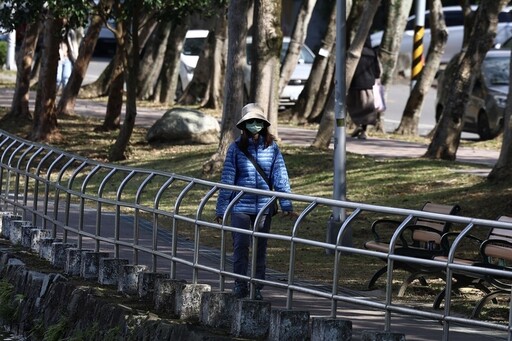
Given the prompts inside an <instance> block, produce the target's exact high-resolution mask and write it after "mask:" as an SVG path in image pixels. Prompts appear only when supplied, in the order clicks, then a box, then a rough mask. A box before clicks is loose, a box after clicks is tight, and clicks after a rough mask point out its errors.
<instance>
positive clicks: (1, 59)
mask: <svg viewBox="0 0 512 341" xmlns="http://www.w3.org/2000/svg"><path fill="white" fill-rule="evenodd" d="M7 48H8V46H7V42H5V41H0V67H2V66H3V65H5V64H6V63H7Z"/></svg>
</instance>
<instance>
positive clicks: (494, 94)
mask: <svg viewBox="0 0 512 341" xmlns="http://www.w3.org/2000/svg"><path fill="white" fill-rule="evenodd" d="M476 72H477V74H476V78H475V81H474V85H473V87H472V90H471V94H470V96H469V101H468V104H467V107H466V112H465V113H464V116H463V128H462V130H463V131H465V132H470V133H477V134H478V135H479V136H480V139H482V140H488V139H492V138H495V137H496V136H497V135H498V134H499V133H500V132H501V131H502V129H503V122H504V115H505V106H506V103H507V94H508V89H509V74H510V51H509V50H491V51H489V52H488V53H487V55H486V56H485V58H484V60H483V63H482V66H481V68H480V69H479V70H476ZM443 78H444V77H443V74H442V73H441V74H440V77H439V79H438V87H437V89H438V90H437V98H436V121H439V119H440V116H441V112H442V110H443V107H444V103H445V98H446V95H447V94H446V93H445V92H444V91H443V86H442V82H443Z"/></svg>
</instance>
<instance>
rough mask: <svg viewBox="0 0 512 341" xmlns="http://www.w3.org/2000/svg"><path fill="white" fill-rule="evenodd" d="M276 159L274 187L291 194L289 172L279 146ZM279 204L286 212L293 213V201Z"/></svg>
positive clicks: (280, 201)
mask: <svg viewBox="0 0 512 341" xmlns="http://www.w3.org/2000/svg"><path fill="white" fill-rule="evenodd" d="M275 151H276V158H275V161H274V168H273V170H272V185H273V186H274V190H275V191H277V192H285V193H291V192H292V191H291V188H290V179H289V177H288V170H287V169H286V164H285V163H284V158H283V154H281V150H280V149H279V147H278V146H277V145H275ZM279 204H280V205H281V209H282V210H283V211H284V212H290V211H293V205H292V202H291V200H288V199H279Z"/></svg>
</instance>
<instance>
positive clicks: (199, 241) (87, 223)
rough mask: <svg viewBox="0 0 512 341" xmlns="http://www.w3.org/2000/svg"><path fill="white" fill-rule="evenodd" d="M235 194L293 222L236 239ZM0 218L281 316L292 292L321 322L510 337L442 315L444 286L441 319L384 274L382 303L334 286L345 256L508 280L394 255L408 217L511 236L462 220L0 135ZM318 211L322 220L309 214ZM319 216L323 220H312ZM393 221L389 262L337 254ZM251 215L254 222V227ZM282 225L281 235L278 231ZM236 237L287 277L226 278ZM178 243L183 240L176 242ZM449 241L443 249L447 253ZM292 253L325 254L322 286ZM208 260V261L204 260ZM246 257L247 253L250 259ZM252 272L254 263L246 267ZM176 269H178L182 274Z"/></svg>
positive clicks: (499, 326)
mask: <svg viewBox="0 0 512 341" xmlns="http://www.w3.org/2000/svg"><path fill="white" fill-rule="evenodd" d="M220 189H227V190H231V191H233V192H234V193H235V195H234V196H233V199H232V201H231V203H230V204H229V206H228V210H227V212H226V215H225V217H224V219H223V222H222V223H221V224H217V223H215V222H214V220H213V218H214V207H215V197H216V194H217V193H218V191H219V190H220ZM245 194H255V195H259V196H269V197H275V198H277V199H280V198H286V199H289V200H292V201H293V202H294V205H295V206H296V207H299V208H300V215H299V217H298V218H297V219H296V220H295V221H293V222H291V221H284V222H281V225H283V226H284V228H281V229H279V231H280V232H279V231H274V230H273V232H272V233H262V232H258V231H251V230H239V229H236V228H234V227H232V226H230V225H229V219H228V216H229V212H230V211H231V209H232V207H233V205H234V203H235V202H236V201H237V200H238V199H239V198H240V197H242V196H243V195H245ZM335 207H338V208H342V209H343V210H346V212H348V215H347V217H346V219H345V221H344V222H343V224H340V229H339V232H338V234H337V238H336V241H335V243H327V242H325V241H323V240H318V239H319V238H316V239H315V238H307V237H306V238H305V237H304V236H305V232H304V231H305V230H307V229H319V223H318V221H327V220H328V219H329V217H328V212H331V211H332V209H333V208H335ZM0 209H2V210H4V211H9V212H13V213H16V214H19V215H22V216H23V218H24V219H25V220H29V221H31V222H32V224H34V226H40V227H42V228H44V229H49V230H51V232H52V236H53V237H54V238H61V239H63V241H64V242H75V243H76V245H77V247H79V248H91V249H93V250H95V251H100V250H101V251H109V252H111V253H112V255H113V257H129V258H131V261H132V262H133V264H147V265H148V266H149V268H150V270H151V271H165V272H168V273H169V274H170V277H171V278H178V277H179V276H182V275H183V273H188V277H189V278H188V280H191V281H192V282H193V283H197V282H198V281H200V280H202V279H203V277H205V276H206V275H205V274H207V275H209V276H210V277H211V276H212V274H213V275H214V277H215V278H217V279H215V283H217V285H218V288H219V289H220V290H225V288H226V281H228V280H232V279H233V278H235V277H242V278H245V279H247V280H249V281H251V283H252V285H254V284H256V283H260V284H265V285H267V286H271V287H273V288H277V289H281V290H283V291H284V293H285V295H286V308H288V309H291V308H292V307H293V305H294V302H296V301H295V300H294V293H301V294H305V295H313V296H315V297H318V298H325V299H327V301H328V302H330V308H329V311H330V316H331V317H336V315H337V314H338V304H339V303H346V304H356V305H358V306H360V307H365V308H368V309H377V310H381V311H383V312H385V316H386V318H385V323H384V329H385V330H386V331H389V330H390V329H391V327H392V314H394V313H396V314H405V315H410V316H414V317H420V318H425V319H430V320H435V321H440V322H442V323H443V328H444V330H443V337H444V339H446V340H447V339H448V337H449V333H450V330H449V326H450V324H452V323H460V324H463V325H468V326H475V327H484V328H490V329H493V330H498V331H506V332H508V334H509V335H510V326H511V322H510V321H509V322H508V324H506V323H496V322H489V321H483V320H476V319H469V318H462V317H459V316H458V315H456V314H452V313H451V299H450V294H451V293H450V292H451V290H449V289H450V288H451V287H450V285H451V281H447V289H448V290H446V296H445V302H446V304H445V309H444V310H442V311H433V310H418V309H417V308H416V307H414V306H413V305H404V304H403V303H401V304H399V303H396V302H394V299H393V294H392V285H391V284H392V283H393V278H394V277H393V276H394V272H393V271H389V272H388V275H387V285H386V291H385V293H386V294H385V297H384V298H383V299H375V297H369V296H368V297H365V296H364V295H357V296H354V295H349V294H347V292H346V291H344V290H343V288H342V287H341V286H340V281H341V279H343V278H344V276H346V275H347V273H346V271H345V270H344V267H343V264H344V263H343V261H342V259H343V257H344V256H345V255H357V256H368V257H372V258H380V259H384V260H386V261H387V262H388V269H392V268H393V262H395V261H400V262H404V261H407V262H417V263H421V264H424V265H428V266H437V267H439V268H440V270H443V271H444V272H445V273H446V274H447V275H446V276H447V278H451V272H452V271H454V270H459V271H473V272H480V273H489V274H495V275H500V276H508V277H512V275H511V274H509V273H507V272H504V271H499V270H489V269H484V268H475V267H471V266H467V265H461V264H456V263H454V262H453V252H454V251H455V250H451V252H450V257H449V261H448V262H446V263H444V262H434V261H432V260H425V259H417V258H414V259H413V258H409V257H404V256H401V255H397V254H394V252H393V250H394V245H395V244H396V242H397V240H398V236H399V234H400V232H401V230H403V229H404V228H405V227H406V225H407V224H406V222H407V221H409V220H411V219H413V218H415V217H420V218H426V219H442V220H446V221H448V222H451V223H453V224H459V225H460V226H461V227H462V228H461V230H462V234H461V235H465V234H468V233H469V232H470V231H472V230H473V229H475V228H476V226H480V227H502V228H512V224H507V223H503V222H497V221H490V220H483V219H473V218H469V217H460V216H451V215H442V214H435V213H428V212H425V211H416V210H407V209H399V208H392V207H383V206H376V205H367V204H362V203H355V202H349V201H338V200H332V199H326V198H320V197H312V196H305V195H298V194H287V193H277V192H269V191H262V190H256V189H250V188H242V187H237V186H229V185H225V184H221V183H216V182H212V181H207V180H202V179H197V178H192V177H187V176H182V175H178V174H174V173H168V172H162V171H156V170H151V169H137V168H131V167H125V166H121V165H115V164H108V163H101V162H98V161H94V160H90V159H87V158H83V157H80V156H77V155H74V154H70V153H67V152H65V151H62V150H59V149H56V148H53V147H51V146H48V145H43V144H38V143H34V142H30V141H26V140H23V139H20V138H18V137H15V136H13V135H10V134H8V133H6V132H3V131H1V130H0ZM319 212H322V213H319ZM322 214H323V216H322ZM372 214H373V215H379V216H383V215H393V216H398V217H401V220H402V221H403V222H404V223H403V224H401V226H400V227H399V228H398V229H397V230H396V231H395V233H394V235H393V237H392V240H391V246H390V249H389V253H387V254H386V253H381V252H374V251H370V250H366V249H364V248H362V247H357V246H351V245H342V244H343V242H342V241H343V240H345V237H346V234H349V233H351V232H352V229H354V226H356V225H355V221H361V219H363V220H364V219H367V220H368V219H370V218H368V217H369V216H371V215H372ZM262 216H263V211H261V212H260V213H259V214H258V216H257V219H261V218H262ZM288 225H289V226H288ZM232 231H237V232H240V233H247V234H250V235H251V237H252V241H253V244H256V243H257V242H258V238H262V237H264V238H268V239H269V241H274V242H276V243H278V242H279V243H281V244H280V245H285V247H284V248H285V249H286V254H287V258H288V266H287V268H288V271H287V273H286V274H285V275H284V276H283V278H279V279H276V278H275V277H273V276H269V278H267V279H265V280H261V279H256V278H254V276H253V273H254V272H255V268H254V266H253V267H252V269H251V273H250V274H249V275H248V276H240V275H236V274H234V273H233V272H232V271H231V270H230V269H228V266H227V265H228V263H229V257H228V253H229V243H228V233H229V232H232ZM205 232H208V233H206V238H209V239H212V240H215V241H216V244H215V243H213V244H215V245H217V246H215V247H211V248H208V247H206V246H205V244H212V243H211V242H212V240H209V242H210V243H204V240H203V238H205V237H203V235H204V234H205ZM181 235H186V236H187V237H186V238H184V237H180V236H181ZM457 244H458V242H456V243H454V244H453V245H454V246H453V247H454V248H455V247H457ZM298 248H315V249H318V252H319V253H318V254H319V255H323V256H325V254H326V253H334V257H332V275H333V279H332V281H330V282H329V283H325V284H324V285H321V286H319V285H311V282H308V281H304V280H303V279H301V278H300V276H299V274H298V273H297V260H298V257H299V256H298V253H297V250H298ZM213 254H215V257H212V255H213ZM255 256H256V255H255V252H253V253H252V254H251V257H252V259H253V260H254V259H255ZM252 264H255V262H252ZM184 269H185V270H184Z"/></svg>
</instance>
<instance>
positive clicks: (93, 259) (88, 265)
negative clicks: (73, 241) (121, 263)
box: [80, 251, 110, 279]
mask: <svg viewBox="0 0 512 341" xmlns="http://www.w3.org/2000/svg"><path fill="white" fill-rule="evenodd" d="M109 255H110V254H109V253H108V252H94V251H82V256H81V259H80V277H82V278H84V279H97V278H98V273H99V268H100V259H101V258H108V257H109Z"/></svg>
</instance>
